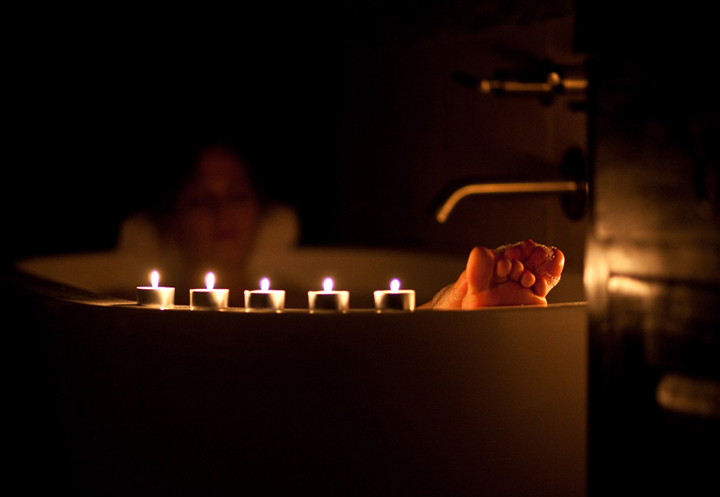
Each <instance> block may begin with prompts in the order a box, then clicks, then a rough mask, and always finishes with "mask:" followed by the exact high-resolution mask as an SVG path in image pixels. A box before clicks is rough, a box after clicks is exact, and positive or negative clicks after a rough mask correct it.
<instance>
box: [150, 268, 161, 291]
mask: <svg viewBox="0 0 720 497" xmlns="http://www.w3.org/2000/svg"><path fill="white" fill-rule="evenodd" d="M159 284H160V273H158V272H157V271H153V272H152V273H150V285H152V287H153V288H157V287H158V285H159Z"/></svg>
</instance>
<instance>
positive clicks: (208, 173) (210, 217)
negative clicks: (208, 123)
mask: <svg viewBox="0 0 720 497" xmlns="http://www.w3.org/2000/svg"><path fill="white" fill-rule="evenodd" d="M172 217H173V219H172V223H171V224H172V230H171V231H172V235H171V239H172V240H173V241H174V242H175V243H176V244H178V245H179V248H180V249H181V250H182V252H183V253H184V254H185V256H186V257H188V258H189V259H190V260H192V261H193V262H194V263H195V264H216V263H220V264H223V263H234V264H242V263H244V262H245V260H246V259H247V257H248V255H249V253H250V250H251V249H252V243H253V240H254V238H255V231H256V229H257V224H258V217H259V206H258V199H257V196H256V193H255V190H254V188H253V185H252V183H251V181H250V174H249V172H248V170H247V166H246V165H245V163H244V162H243V160H242V159H241V158H240V157H238V156H237V155H236V154H235V153H233V152H232V151H230V150H227V149H224V148H221V147H215V148H208V149H206V150H204V151H203V152H201V153H200V155H199V157H198V161H197V164H196V166H195V172H194V173H193V174H192V175H191V176H190V178H189V180H188V181H187V182H186V183H185V184H184V186H183V187H182V190H181V191H180V193H179V195H178V199H177V202H176V204H175V208H174V211H173V214H172Z"/></svg>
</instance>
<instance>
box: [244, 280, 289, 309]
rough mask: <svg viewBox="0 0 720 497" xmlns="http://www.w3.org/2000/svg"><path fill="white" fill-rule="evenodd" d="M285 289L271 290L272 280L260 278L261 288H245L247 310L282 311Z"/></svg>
mask: <svg viewBox="0 0 720 497" xmlns="http://www.w3.org/2000/svg"><path fill="white" fill-rule="evenodd" d="M283 309H285V290H270V280H268V279H267V278H263V279H262V280H260V290H245V312H281V311H282V310H283Z"/></svg>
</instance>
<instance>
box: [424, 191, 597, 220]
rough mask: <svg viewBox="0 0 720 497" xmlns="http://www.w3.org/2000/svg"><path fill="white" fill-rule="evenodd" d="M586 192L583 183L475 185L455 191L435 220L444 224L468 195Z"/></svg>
mask: <svg viewBox="0 0 720 497" xmlns="http://www.w3.org/2000/svg"><path fill="white" fill-rule="evenodd" d="M582 191H587V182H585V181H545V182H526V183H477V184H471V185H465V186H462V187H460V188H458V189H457V190H455V191H454V192H453V193H452V194H450V196H449V197H448V198H447V200H446V201H445V202H444V203H443V205H442V206H441V207H440V208H439V209H438V211H437V214H436V215H435V218H436V219H437V221H438V222H439V223H444V222H445V221H446V220H447V218H448V216H449V215H450V212H452V210H453V209H454V208H455V205H457V203H458V202H460V201H461V200H462V199H464V198H465V197H467V196H469V195H497V194H503V195H510V194H521V193H574V192H582Z"/></svg>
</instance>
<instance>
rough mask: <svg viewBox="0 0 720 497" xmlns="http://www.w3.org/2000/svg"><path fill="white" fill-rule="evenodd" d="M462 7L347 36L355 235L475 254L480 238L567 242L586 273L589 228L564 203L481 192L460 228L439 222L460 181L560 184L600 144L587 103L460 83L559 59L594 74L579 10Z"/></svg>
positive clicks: (463, 208) (345, 175) (346, 119)
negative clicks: (575, 156) (574, 150)
mask: <svg viewBox="0 0 720 497" xmlns="http://www.w3.org/2000/svg"><path fill="white" fill-rule="evenodd" d="M451 3H453V4H454V5H452V6H451V7H448V8H447V10H446V11H443V12H441V13H439V14H437V15H436V16H434V17H432V18H431V20H430V21H428V20H427V19H421V20H417V19H411V20H405V21H402V22H398V23H397V25H392V26H391V27H388V26H387V25H383V24H380V25H378V24H379V22H378V19H377V18H376V17H372V16H368V17H366V18H364V19H362V21H358V22H363V23H364V24H362V26H364V27H372V28H375V31H374V32H372V33H371V34H368V33H367V32H362V34H360V35H358V36H356V37H353V38H352V39H350V37H349V36H348V37H347V38H346V40H345V42H346V51H345V53H344V56H343V64H342V69H343V74H342V76H343V80H342V88H343V92H342V94H341V97H342V105H343V107H342V111H343V115H342V117H343V122H342V128H341V129H342V141H341V148H340V151H341V157H340V160H341V171H342V177H341V178H340V188H341V191H342V192H343V193H342V197H343V199H344V200H345V201H344V202H343V204H342V206H341V209H342V210H341V212H342V215H341V218H342V223H341V225H340V227H339V229H340V233H341V239H343V240H346V241H351V242H353V243H357V244H361V245H362V244H364V243H389V244H400V245H405V246H415V247H420V248H424V249H429V250H442V251H451V252H454V253H460V254H465V253H467V252H468V251H469V250H470V248H472V246H473V245H475V244H482V245H487V246H498V245H501V244H504V243H508V242H510V241H516V240H521V239H524V238H533V239H535V240H536V241H538V242H542V243H547V244H552V245H557V246H559V247H561V248H562V249H563V250H565V251H566V254H567V256H568V267H569V268H571V269H576V270H580V269H581V268H582V260H583V255H582V254H583V249H584V233H585V223H584V222H582V221H581V222H575V221H570V220H569V219H568V218H567V217H566V216H565V214H564V213H563V211H562V209H561V207H560V201H559V199H558V198H557V197H555V196H536V197H527V196H525V197H485V198H479V197H471V198H468V199H465V200H464V201H462V202H461V203H460V204H459V205H458V207H457V209H456V211H454V212H453V213H452V214H451V216H450V218H449V220H448V222H447V223H445V224H443V225H440V224H438V223H437V222H435V221H434V219H433V217H432V208H433V205H434V203H435V202H436V201H437V199H438V198H439V196H440V195H441V194H442V193H443V192H444V191H445V190H446V189H447V187H448V186H449V185H450V184H453V183H455V182H458V181H462V180H465V179H474V180H478V181H481V182H482V181H484V182H488V181H527V180H538V181H542V180H545V181H547V180H555V179H559V178H560V174H559V165H560V163H561V161H562V159H563V157H564V155H565V153H566V152H567V150H568V149H569V148H570V147H579V148H580V149H582V150H586V134H587V127H586V115H585V113H584V112H582V111H576V110H571V108H570V106H569V104H570V103H571V102H574V101H576V100H577V99H571V98H570V97H565V96H562V97H560V98H557V99H556V100H555V101H554V102H553V103H552V104H550V105H543V104H541V103H540V101H539V100H538V99H536V98H528V97H525V98H522V97H521V98H498V97H496V96H490V95H483V94H480V93H478V92H475V91H473V90H471V89H468V88H466V87H464V86H461V85H459V84H458V83H456V82H455V81H454V80H453V73H455V72H464V73H469V74H471V75H474V76H477V77H480V78H492V77H493V76H494V74H495V73H496V71H498V70H506V71H532V70H537V68H538V67H539V65H540V63H541V62H542V61H545V60H550V61H552V62H553V63H556V64H560V65H566V66H569V67H572V66H577V67H581V66H582V62H583V58H582V57H583V56H582V55H578V54H576V53H574V52H573V50H572V47H573V28H574V16H573V12H572V9H571V8H570V7H568V6H567V5H563V4H562V2H560V3H557V4H556V5H555V7H556V8H555V9H554V10H552V9H549V10H542V9H539V8H538V7H537V6H534V5H530V4H527V5H526V4H523V5H522V6H520V8H516V10H509V11H501V10H500V9H499V7H498V6H497V5H494V4H493V2H476V3H474V4H473V7H472V8H469V7H467V6H461V5H460V3H459V2H451ZM463 9H464V10H463ZM483 9H484V10H483ZM398 17H400V14H398ZM423 21H426V22H423ZM411 28H414V29H411Z"/></svg>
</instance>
